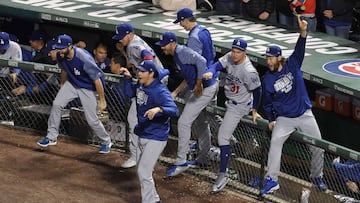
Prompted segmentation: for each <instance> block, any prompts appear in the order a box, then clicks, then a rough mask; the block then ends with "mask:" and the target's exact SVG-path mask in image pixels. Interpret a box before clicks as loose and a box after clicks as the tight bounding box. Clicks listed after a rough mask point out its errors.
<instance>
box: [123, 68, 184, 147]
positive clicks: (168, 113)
mask: <svg viewBox="0 0 360 203" xmlns="http://www.w3.org/2000/svg"><path fill="white" fill-rule="evenodd" d="M163 70H164V69H159V70H158V71H159V72H162V71H163ZM166 71H167V70H166ZM159 75H160V77H159V78H158V79H155V80H154V81H153V82H152V83H151V84H150V85H148V86H143V85H141V84H139V83H137V84H133V83H132V80H131V79H127V80H126V82H125V85H126V89H132V90H135V92H136V110H137V118H138V124H137V125H136V126H135V129H134V133H135V134H136V135H138V136H139V137H140V138H145V139H151V140H158V141H166V140H167V139H168V136H169V132H170V117H176V116H178V115H179V110H178V108H177V106H176V104H175V102H174V100H173V99H172V97H171V93H170V91H169V90H168V89H167V87H166V85H164V84H163V83H161V81H160V80H161V78H162V76H163V75H162V74H159ZM154 107H160V108H161V109H162V110H163V112H161V113H157V114H156V115H155V117H154V118H153V119H152V120H149V119H148V118H147V117H144V114H145V112H146V111H148V110H149V109H151V108H154Z"/></svg>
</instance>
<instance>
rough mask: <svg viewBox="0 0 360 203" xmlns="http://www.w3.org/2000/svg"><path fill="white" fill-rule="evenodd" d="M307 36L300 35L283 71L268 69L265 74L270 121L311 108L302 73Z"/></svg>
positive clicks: (302, 112) (265, 104)
mask: <svg viewBox="0 0 360 203" xmlns="http://www.w3.org/2000/svg"><path fill="white" fill-rule="evenodd" d="M305 44H306V38H303V37H301V36H299V39H298V41H297V43H296V45H295V50H294V52H293V53H292V54H291V55H290V56H289V58H288V59H287V61H286V63H285V64H284V65H283V67H282V70H281V71H275V72H270V71H268V72H267V73H266V74H265V75H264V76H263V85H264V87H263V91H264V101H263V106H264V110H265V114H266V116H267V118H268V120H269V121H274V120H275V119H276V117H278V116H284V117H290V118H295V117H298V116H301V115H302V114H304V113H305V111H306V110H307V109H310V108H311V102H310V99H309V96H308V93H307V90H306V87H305V83H304V79H303V77H302V73H301V65H302V62H303V60H304V55H305Z"/></svg>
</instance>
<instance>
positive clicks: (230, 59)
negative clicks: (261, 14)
mask: <svg viewBox="0 0 360 203" xmlns="http://www.w3.org/2000/svg"><path fill="white" fill-rule="evenodd" d="M246 47H247V42H246V41H245V40H243V39H240V38H237V39H235V40H234V41H233V43H232V49H231V52H229V53H227V54H226V55H225V56H223V57H221V58H220V59H219V61H218V62H216V63H215V64H214V65H212V66H210V68H209V69H208V70H207V72H206V73H205V74H204V75H203V76H204V78H205V79H211V78H212V76H213V74H215V73H216V72H217V71H222V70H225V71H226V79H225V86H224V88H225V95H226V97H227V99H228V100H227V102H226V103H225V106H226V112H225V116H224V120H223V122H222V123H221V126H220V128H219V132H218V142H219V146H220V170H219V174H218V177H217V179H216V182H215V184H214V185H213V192H219V191H220V190H222V189H223V188H224V187H225V185H226V184H227V182H228V181H229V179H228V177H227V173H226V172H227V166H228V162H229V159H230V155H231V147H230V140H231V136H232V134H233V132H234V130H235V128H236V127H237V125H238V123H239V122H240V119H241V118H242V117H243V116H244V115H247V114H249V112H250V111H252V116H253V121H254V122H255V120H256V119H257V118H261V116H260V115H259V114H258V113H257V108H258V106H259V103H260V98H261V82H260V78H259V74H258V72H257V71H256V69H255V68H254V66H253V65H252V64H251V62H250V60H249V57H247V56H246Z"/></svg>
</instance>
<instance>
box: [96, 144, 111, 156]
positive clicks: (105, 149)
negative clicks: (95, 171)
mask: <svg viewBox="0 0 360 203" xmlns="http://www.w3.org/2000/svg"><path fill="white" fill-rule="evenodd" d="M111 145H112V144H111V143H109V144H103V145H101V147H100V150H99V153H100V154H107V153H110V149H111Z"/></svg>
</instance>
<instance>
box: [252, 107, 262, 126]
mask: <svg viewBox="0 0 360 203" xmlns="http://www.w3.org/2000/svg"><path fill="white" fill-rule="evenodd" d="M258 118H262V117H261V115H260V114H259V113H258V112H257V110H256V109H253V110H252V120H253V123H255V124H256V119H258Z"/></svg>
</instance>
